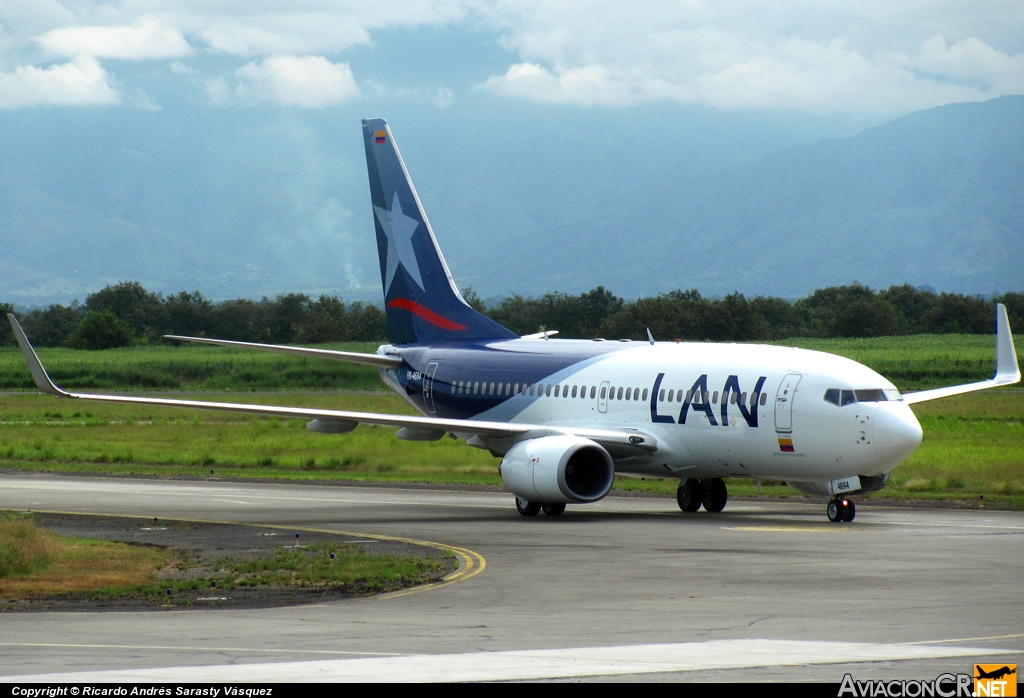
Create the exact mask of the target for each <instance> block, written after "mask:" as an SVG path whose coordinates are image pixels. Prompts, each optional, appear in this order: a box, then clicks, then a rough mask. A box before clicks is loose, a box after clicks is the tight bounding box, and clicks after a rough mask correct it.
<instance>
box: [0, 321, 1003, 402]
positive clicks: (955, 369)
mask: <svg viewBox="0 0 1024 698" xmlns="http://www.w3.org/2000/svg"><path fill="white" fill-rule="evenodd" d="M778 343H779V344H782V345H784V346H798V347H804V348H807V349H817V350H819V351H827V352H830V353H834V354H839V355H842V356H846V357H849V358H851V359H854V360H855V361H859V362H861V363H863V364H865V365H867V366H870V367H871V368H873V369H875V370H876V371H878V372H879V373H881V374H882V375H884V376H886V377H887V378H889V379H890V380H892V381H893V383H895V384H896V386H897V387H898V388H900V389H901V390H912V389H914V390H916V389H921V388H929V387H935V386H940V385H951V384H954V383H961V382H969V381H975V380H981V379H983V378H989V377H991V375H992V373H993V371H994V370H995V337H994V336H992V335H959V334H957V335H953V334H949V335H912V336H907V337H881V338H876V339H806V338H805V339H791V340H784V341H780V342H778ZM318 346H321V347H323V348H329V349H341V350H344V351H359V352H366V353H373V352H375V351H376V350H377V346H378V345H377V343H375V342H347V343H342V344H325V345H318ZM39 356H40V358H41V359H42V361H43V363H44V364H45V365H46V367H47V369H48V370H49V372H50V376H51V377H52V378H53V379H54V381H56V382H57V383H58V384H59V385H61V386H63V387H65V388H73V389H78V390H81V389H93V390H95V389H106V390H125V389H131V390H139V389H143V390H182V389H185V390H220V391H224V390H230V391H252V390H312V389H315V390H321V389H328V390H329V389H347V390H379V389H380V388H381V384H380V379H379V378H378V376H377V370H376V369H374V368H371V367H368V366H356V365H353V364H347V363H343V362H340V361H324V360H321V359H302V358H298V357H291V356H282V355H280V354H272V353H267V352H257V351H250V350H243V349H228V348H225V347H207V346H198V345H189V344H186V345H182V346H172V345H170V344H167V345H151V346H139V347H130V348H126V349H108V350H106V351H78V350H74V349H39ZM33 388H34V385H33V383H32V378H31V376H30V375H29V372H28V369H27V368H26V367H25V362H24V360H23V359H22V357H21V354H20V353H19V352H18V350H17V349H15V348H11V347H5V348H0V389H4V390H29V389H33Z"/></svg>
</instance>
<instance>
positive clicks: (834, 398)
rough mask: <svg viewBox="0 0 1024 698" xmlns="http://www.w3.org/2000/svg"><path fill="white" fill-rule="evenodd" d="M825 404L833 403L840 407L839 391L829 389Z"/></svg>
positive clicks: (826, 393)
mask: <svg viewBox="0 0 1024 698" xmlns="http://www.w3.org/2000/svg"><path fill="white" fill-rule="evenodd" d="M825 402H831V403H832V404H833V405H835V406H836V407H839V389H838V388H829V389H828V390H826V391H825Z"/></svg>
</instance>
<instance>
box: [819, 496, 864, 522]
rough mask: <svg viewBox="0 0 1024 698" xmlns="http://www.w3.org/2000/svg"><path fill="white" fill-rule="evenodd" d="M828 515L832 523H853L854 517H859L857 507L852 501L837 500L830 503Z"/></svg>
mask: <svg viewBox="0 0 1024 698" xmlns="http://www.w3.org/2000/svg"><path fill="white" fill-rule="evenodd" d="M826 513H827V514H828V520H829V521H831V522H832V523H841V522H844V521H853V517H855V516H856V515H857V507H856V506H855V505H854V503H853V500H852V499H845V498H836V499H833V500H832V501H831V502H829V503H828V509H826Z"/></svg>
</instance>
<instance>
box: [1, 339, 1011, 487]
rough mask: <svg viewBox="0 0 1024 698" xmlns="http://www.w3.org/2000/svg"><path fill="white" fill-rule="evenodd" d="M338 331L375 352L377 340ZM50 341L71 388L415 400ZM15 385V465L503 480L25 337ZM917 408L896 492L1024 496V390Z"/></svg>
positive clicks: (10, 398) (291, 365)
mask: <svg viewBox="0 0 1024 698" xmlns="http://www.w3.org/2000/svg"><path fill="white" fill-rule="evenodd" d="M782 343H783V344H787V345H790V346H800V347H805V348H809V349H816V350H820V351H827V352H831V353H835V354H840V355H843V356H847V357H849V358H852V359H854V360H856V361H860V362H862V363H864V364H866V365H868V366H871V367H872V368H874V369H876V370H877V371H879V372H880V373H882V374H883V375H885V376H887V377H889V378H890V379H891V380H893V382H894V383H895V384H896V385H897V386H898V387H899V388H901V389H904V390H912V389H922V388H929V387H936V386H940V385H949V384H954V383H959V382H967V381H973V380H980V379H983V378H987V377H989V376H991V375H992V372H993V370H994V353H995V351H994V337H993V336H986V335H917V336H909V337H883V338H879V339H843V340H817V339H800V340H790V341H787V342H782ZM325 346H327V347H328V348H336V349H343V350H347V351H362V352H373V351H375V350H376V346H377V345H376V343H360V344H354V343H348V344H334V345H325ZM39 353H40V356H41V358H42V360H43V361H44V363H46V364H47V367H48V369H49V370H50V373H51V375H52V376H53V378H54V379H55V380H56V381H57V382H58V383H59V384H61V385H63V386H64V387H68V388H76V389H94V390H136V391H137V390H154V389H155V390H169V389H170V390H185V391H186V392H183V393H176V394H175V395H174V397H178V398H188V397H190V396H191V397H195V398H196V399H199V400H210V399H217V400H225V401H247V402H265V403H271V404H281V405H296V406H305V407H322V408H332V409H345V410H358V411H372V412H391V413H398V414H412V410H411V409H410V408H409V406H408V405H407V404H406V403H405V402H404V401H402V400H401V399H399V398H398V397H397V396H395V395H392V394H389V393H380V392H362V393H360V392H357V391H379V390H381V387H382V386H381V384H380V380H379V378H378V376H377V372H376V370H375V369H372V368H368V367H361V366H354V365H351V364H345V363H341V362H332V361H318V360H310V359H299V358H294V357H285V356H280V355H275V354H268V353H262V352H253V351H243V350H236V349H226V348H221V347H203V346H194V345H186V346H181V347H176V346H171V345H167V346H147V347H133V348H128V349H116V350H109V351H99V352H87V351H75V350H70V349H41V350H40V351H39ZM0 388H5V389H7V390H12V389H13V391H12V392H8V393H3V394H0V468H10V469H27V470H44V471H63V472H102V473H122V474H145V475H162V476H188V477H211V476H213V477H256V478H285V479H347V480H375V481H416V482H434V483H470V484H491V485H499V484H501V481H500V478H499V477H498V474H497V467H498V460H497V459H495V458H493V457H492V456H490V455H489V454H487V453H485V452H483V451H480V450H477V449H473V448H468V447H466V446H465V445H464V444H462V443H461V442H456V441H453V440H451V439H442V440H441V441H436V442H430V443H411V442H407V441H399V440H398V439H396V438H395V437H394V430H393V429H388V428H384V427H370V426H360V427H359V428H358V429H356V430H355V431H354V432H352V433H350V434H347V435H343V436H327V435H321V434H312V433H310V432H308V431H306V429H305V422H303V421H301V420H288V419H267V418H257V417H250V416H244V415H241V416H240V415H226V414H221V413H216V412H201V411H194V410H180V409H170V408H155V407H153V408H149V407H133V406H125V405H109V404H102V403H82V402H73V401H60V400H57V399H55V398H51V397H47V396H43V395H40V394H39V393H37V392H36V391H35V390H34V387H33V385H32V383H31V378H30V376H29V373H28V370H27V368H26V367H25V363H24V361H23V359H22V357H21V355H20V353H19V352H18V351H17V350H16V349H9V348H7V349H0ZM204 391H205V392H204ZM261 391H270V392H267V393H266V394H261ZM238 393H244V394H240V395H236V394H238ZM214 396H215V397H214ZM914 410H915V412H916V413H917V414H918V417H919V419H920V421H921V425H922V427H923V428H924V433H925V439H924V443H923V444H922V445H921V448H919V449H918V450H917V452H916V453H914V455H913V456H911V458H910V459H909V460H908V461H907V462H906V463H905V464H903V465H902V466H900V467H899V468H897V469H896V470H895V471H893V475H892V480H891V481H890V485H889V486H888V487H887V488H886V489H885V490H884V491H883V496H905V497H913V498H923V499H928V498H944V499H960V500H964V501H967V500H977V499H978V497H979V496H980V495H984V496H985V497H986V499H987V501H992V500H993V499H995V500H1008V501H1011V502H1014V503H1015V506H1024V390H1021V389H1016V388H1010V389H1003V390H998V391H988V392H985V393H976V394H973V395H965V396H960V397H955V398H949V399H946V400H938V401H935V402H930V403H924V404H921V405H918V406H916V407H915V408H914ZM616 487H617V488H619V489H644V490H653V491H661V492H665V493H670V492H673V491H674V488H675V484H674V483H673V482H669V481H642V480H637V479H628V478H626V479H619V480H618V481H617V483H616ZM730 490H731V491H732V492H734V493H737V494H747V493H750V494H752V493H753V490H754V484H753V483H750V482H745V481H734V482H732V483H730ZM761 492H762V493H763V494H767V495H775V496H783V495H785V496H800V495H798V494H796V492H795V490H793V489H791V488H788V487H785V486H784V485H782V484H781V483H764V486H763V487H762V489H761Z"/></svg>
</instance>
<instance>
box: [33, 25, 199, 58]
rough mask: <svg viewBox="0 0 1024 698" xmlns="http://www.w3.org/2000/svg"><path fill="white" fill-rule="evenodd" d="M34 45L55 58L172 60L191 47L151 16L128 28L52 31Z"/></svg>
mask: <svg viewBox="0 0 1024 698" xmlns="http://www.w3.org/2000/svg"><path fill="white" fill-rule="evenodd" d="M36 42H37V43H38V44H39V46H40V48H42V49H43V50H44V51H46V52H48V53H51V54H54V55H57V56H79V55H88V56H99V57H102V58H132V59H141V58H175V57H178V56H187V55H189V54H191V53H192V47H191V46H190V45H189V43H188V41H186V40H185V37H184V36H183V35H182V33H181V32H180V31H178V30H177V29H173V28H171V27H169V26H167V25H166V24H164V23H162V22H160V21H157V20H156V19H155V18H153V17H140V18H139V19H138V20H137V21H136V22H135V23H134V24H132V25H131V26H112V27H104V26H87V27H66V28H62V29H53V30H51V31H48V32H46V33H45V34H43V35H42V36H39V37H36Z"/></svg>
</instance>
